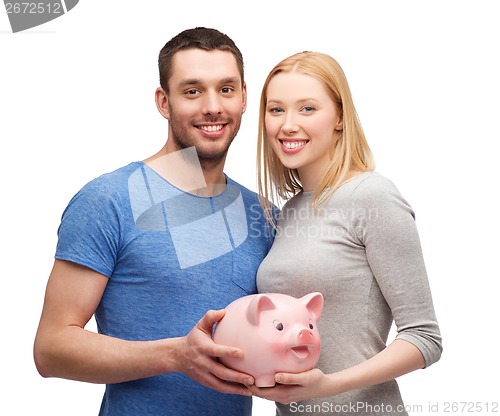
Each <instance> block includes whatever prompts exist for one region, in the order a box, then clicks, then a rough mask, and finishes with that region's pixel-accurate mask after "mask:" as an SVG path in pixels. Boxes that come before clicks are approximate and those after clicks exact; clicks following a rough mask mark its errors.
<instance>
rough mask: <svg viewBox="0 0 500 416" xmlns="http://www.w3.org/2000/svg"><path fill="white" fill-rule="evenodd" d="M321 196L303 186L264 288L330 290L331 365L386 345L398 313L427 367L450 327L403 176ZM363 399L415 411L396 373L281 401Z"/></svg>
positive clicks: (376, 178) (326, 406)
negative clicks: (441, 315) (372, 382)
mask: <svg viewBox="0 0 500 416" xmlns="http://www.w3.org/2000/svg"><path fill="white" fill-rule="evenodd" d="M312 197H313V193H312V192H302V193H300V194H299V195H297V196H296V197H294V198H292V199H291V200H290V201H288V202H287V203H286V204H285V206H284V207H283V210H282V212H281V213H280V217H281V218H280V219H279V221H278V230H277V235H276V239H275V242H274V245H273V247H272V248H271V251H270V252H269V254H268V255H267V257H266V258H265V259H264V261H263V263H262V264H261V266H260V268H259V271H258V274H257V287H258V291H259V292H279V293H286V294H289V295H292V296H295V297H301V296H303V295H305V294H307V293H310V292H316V291H318V292H321V293H322V294H323V296H324V299H325V304H324V309H323V313H322V315H321V318H320V320H319V322H318V329H319V331H320V335H321V348H322V351H321V356H320V360H319V363H318V368H320V369H321V370H322V371H323V372H324V373H325V374H329V373H333V372H336V371H339V370H342V369H345V368H348V367H351V366H353V365H355V364H358V363H360V362H362V361H364V360H366V359H368V358H370V357H372V356H373V355H375V354H377V353H378V352H380V351H381V350H382V349H384V348H385V347H386V342H387V337H388V334H389V331H390V328H391V325H392V322H394V323H395V325H396V329H397V335H396V338H397V339H404V340H406V341H408V342H410V343H412V344H413V345H415V346H416V347H417V348H418V349H419V350H420V351H421V353H422V355H423V357H424V359H425V365H426V367H427V366H429V365H431V364H433V363H434V362H436V361H437V360H439V358H440V356H441V351H442V345H441V335H440V331H439V326H438V323H437V320H436V316H435V312H434V306H433V302H432V296H431V291H430V288H429V282H428V278H427V273H426V269H425V264H424V260H423V256H422V250H421V246H420V239H419V236H418V232H417V228H416V224H415V218H414V213H413V210H412V208H411V207H410V206H409V204H408V203H407V202H406V201H405V200H404V199H403V197H402V196H401V194H400V192H399V191H398V190H397V188H396V187H395V186H394V184H393V183H392V182H391V181H390V180H388V179H386V178H385V177H384V176H382V175H380V174H378V173H375V172H366V173H363V174H361V175H358V176H356V177H355V178H353V179H351V180H350V181H348V182H347V183H345V184H344V185H342V186H341V187H340V188H339V189H338V190H337V191H335V193H334V194H333V195H332V196H331V198H330V199H329V200H328V201H327V202H325V203H324V204H321V205H319V206H318V208H317V209H316V211H315V210H314V209H313V207H312ZM353 406H356V412H355V414H356V415H358V416H361V415H374V414H389V413H390V414H391V415H406V412H405V411H404V404H403V401H402V399H401V396H400V393H399V388H398V386H397V383H396V381H395V380H393V381H390V382H387V383H382V384H379V385H377V386H373V387H368V388H363V389H357V390H352V391H350V392H347V393H344V394H340V395H337V396H335V397H328V398H321V399H315V400H310V401H306V402H301V403H291V404H290V405H288V406H285V405H280V404H279V405H278V414H279V415H292V414H294V415H297V414H307V415H320V414H325V412H327V413H326V414H349V413H353V409H354V407H353ZM388 409H390V410H391V411H390V412H388V411H387V410H388ZM301 410H302V412H301Z"/></svg>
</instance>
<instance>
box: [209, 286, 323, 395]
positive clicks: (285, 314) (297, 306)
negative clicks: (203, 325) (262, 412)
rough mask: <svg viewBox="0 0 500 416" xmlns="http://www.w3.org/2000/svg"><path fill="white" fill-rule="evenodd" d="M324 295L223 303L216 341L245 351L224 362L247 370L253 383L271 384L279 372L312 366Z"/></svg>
mask: <svg viewBox="0 0 500 416" xmlns="http://www.w3.org/2000/svg"><path fill="white" fill-rule="evenodd" d="M322 310H323V295H322V294H321V293H318V292H314V293H309V294H308V295H305V296H303V297H301V298H299V299H297V298H294V297H292V296H288V295H283V294H280V293H265V294H258V295H249V296H244V297H242V298H239V299H236V300H235V301H234V302H232V303H230V304H229V305H228V306H227V307H226V315H225V316H224V318H222V319H221V320H220V321H219V322H218V323H217V325H216V327H215V331H214V341H215V342H216V343H217V344H222V345H228V346H233V347H236V348H240V349H241V350H243V351H244V353H245V355H244V357H243V358H231V359H229V358H225V359H223V360H221V361H222V363H223V364H225V365H226V366H227V367H230V368H232V369H235V370H238V371H241V372H243V373H247V374H250V375H252V376H253V377H254V379H255V385H256V386H257V387H272V386H274V385H275V384H276V383H275V380H274V376H275V374H276V373H277V372H287V373H300V372H303V371H307V370H310V369H312V368H314V367H315V366H316V363H317V362H318V359H319V353H320V345H321V344H320V336H319V332H318V329H317V326H316V321H317V320H318V319H319V317H320V315H321V312H322Z"/></svg>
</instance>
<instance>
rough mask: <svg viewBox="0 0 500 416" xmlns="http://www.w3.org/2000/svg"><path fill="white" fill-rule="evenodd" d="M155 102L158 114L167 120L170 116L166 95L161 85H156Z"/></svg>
mask: <svg viewBox="0 0 500 416" xmlns="http://www.w3.org/2000/svg"><path fill="white" fill-rule="evenodd" d="M155 102H156V108H158V111H159V112H160V114H161V115H162V116H163V117H165V118H166V119H167V120H168V119H169V118H170V112H169V111H168V95H167V93H166V92H165V91H164V90H163V88H161V87H158V88H157V89H156V91H155Z"/></svg>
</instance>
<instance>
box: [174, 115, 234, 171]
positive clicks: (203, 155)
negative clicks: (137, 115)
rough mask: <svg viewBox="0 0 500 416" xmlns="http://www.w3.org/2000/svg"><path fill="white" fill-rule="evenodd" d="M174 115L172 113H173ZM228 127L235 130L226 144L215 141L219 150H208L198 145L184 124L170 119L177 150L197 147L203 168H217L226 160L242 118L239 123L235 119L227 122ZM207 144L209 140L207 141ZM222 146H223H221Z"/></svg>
mask: <svg viewBox="0 0 500 416" xmlns="http://www.w3.org/2000/svg"><path fill="white" fill-rule="evenodd" d="M171 114H172V113H171ZM204 121H205V122H217V121H220V120H217V119H212V120H210V119H207V120H204ZM226 122H227V123H228V125H232V126H233V127H234V130H233V131H232V134H231V136H229V137H228V138H227V139H223V140H224V142H223V143H221V141H222V139H215V141H217V142H218V145H219V146H217V148H214V146H210V144H209V147H210V148H206V147H205V146H201V145H197V140H196V139H195V138H192V137H190V135H189V132H188V130H187V129H186V128H184V127H183V126H182V123H177V121H176V119H175V117H170V119H169V126H170V129H171V131H172V139H173V142H174V144H175V146H176V148H177V149H179V150H182V149H186V148H188V147H193V146H194V147H195V148H196V153H197V154H198V158H199V160H200V164H201V167H202V168H204V169H205V168H206V169H208V168H211V167H213V166H216V165H218V164H220V163H221V162H223V161H224V159H225V158H226V155H227V152H228V151H229V146H230V145H231V143H232V142H233V140H234V138H235V137H236V134H237V133H238V130H239V128H240V124H241V118H240V120H238V122H235V121H234V120H233V119H231V118H230V119H228V120H226ZM205 141H206V142H208V141H209V139H205ZM221 144H222V146H220V145H221Z"/></svg>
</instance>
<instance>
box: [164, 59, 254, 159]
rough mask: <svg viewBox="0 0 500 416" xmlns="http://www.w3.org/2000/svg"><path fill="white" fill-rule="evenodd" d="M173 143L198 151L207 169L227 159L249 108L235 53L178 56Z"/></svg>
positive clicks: (171, 101)
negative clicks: (208, 165)
mask: <svg viewBox="0 0 500 416" xmlns="http://www.w3.org/2000/svg"><path fill="white" fill-rule="evenodd" d="M168 85H169V90H170V92H169V94H168V114H167V116H166V117H167V118H168V120H169V141H171V142H172V143H173V144H174V145H175V147H176V149H175V150H180V149H185V148H187V147H191V146H195V147H196V151H197V153H198V157H199V159H200V162H201V163H202V164H204V163H209V164H218V163H220V162H222V161H224V160H225V156H226V154H227V151H228V149H229V146H230V144H231V142H232V141H233V139H234V137H235V136H236V134H237V133H238V130H239V128H240V124H241V117H242V114H243V113H244V111H245V109H246V86H245V85H242V80H241V75H240V73H239V71H238V66H237V64H236V59H235V58H234V56H233V55H232V54H231V53H230V52H225V51H209V52H208V51H203V50H200V49H188V50H184V51H180V52H177V53H176V54H175V56H174V60H173V71H172V76H171V78H170V79H169V81H168Z"/></svg>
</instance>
